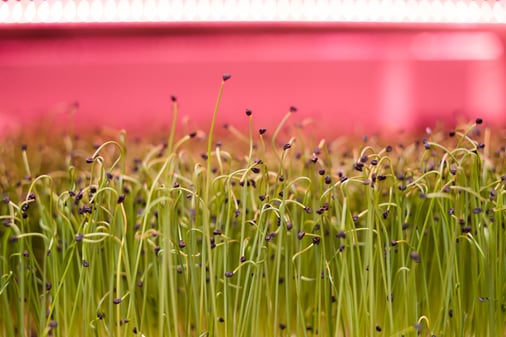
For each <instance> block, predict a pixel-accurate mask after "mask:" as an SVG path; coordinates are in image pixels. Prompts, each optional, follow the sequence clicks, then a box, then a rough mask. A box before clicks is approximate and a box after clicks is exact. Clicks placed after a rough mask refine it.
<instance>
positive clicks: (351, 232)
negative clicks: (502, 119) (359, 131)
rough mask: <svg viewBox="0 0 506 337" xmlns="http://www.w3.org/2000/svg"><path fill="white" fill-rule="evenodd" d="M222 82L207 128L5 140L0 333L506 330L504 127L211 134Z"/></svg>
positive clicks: (0, 168)
mask: <svg viewBox="0 0 506 337" xmlns="http://www.w3.org/2000/svg"><path fill="white" fill-rule="evenodd" d="M227 79H228V76H224V77H223V81H222V83H221V86H220V91H219V95H218V100H217V104H216V108H215V111H214V115H213V119H212V123H211V127H210V129H209V130H206V131H208V132H206V133H203V132H201V131H198V132H189V133H188V134H181V133H178V132H177V130H176V122H177V120H178V113H177V108H178V103H177V100H176V98H175V97H173V102H172V105H173V124H172V127H171V130H170V132H169V135H168V137H166V139H165V141H164V142H161V144H160V142H157V143H155V144H152V143H150V142H148V141H146V140H144V141H138V140H137V141H136V140H129V139H128V138H127V136H126V134H125V133H124V132H121V133H119V134H118V135H117V136H115V139H113V140H107V139H104V140H103V141H101V143H100V144H98V145H95V146H94V145H93V144H92V142H91V141H90V139H91V137H82V136H81V137H77V136H76V135H75V134H73V131H72V130H68V131H67V132H66V133H65V135H64V136H62V137H58V136H55V135H53V136H51V135H50V132H46V134H45V136H46V137H47V139H45V142H44V143H41V142H40V139H39V141H37V140H33V141H30V138H33V134H32V135H30V134H29V133H24V134H23V133H21V134H19V135H18V136H16V137H14V136H13V137H10V138H9V139H6V140H5V141H4V146H3V147H2V149H1V150H0V154H1V155H2V162H1V163H0V174H1V176H0V192H1V193H2V197H3V202H0V203H1V205H0V218H1V221H2V226H1V228H0V243H1V248H0V276H1V278H0V308H1V315H0V335H2V336H78V337H80V336H83V337H84V336H134V335H137V336H146V337H153V336H255V337H256V336H315V335H319V336H336V337H337V336H376V335H377V336H417V335H422V336H432V335H434V336H506V334H505V326H506V229H505V225H506V216H505V214H506V212H505V208H506V192H505V184H506V150H505V133H504V130H500V129H498V128H493V127H490V126H487V125H485V124H484V123H483V121H482V120H480V119H477V120H476V121H475V122H473V123H467V124H462V125H460V126H457V127H456V128H452V129H451V130H444V129H442V128H441V129H437V130H434V131H431V130H427V131H426V132H425V133H424V134H423V135H415V134H412V135H410V134H402V135H401V136H399V137H400V138H399V139H395V140H394V139H392V137H390V138H388V137H387V138H382V137H381V136H372V137H368V138H363V139H353V138H351V137H350V138H346V137H335V138H333V139H327V140H323V139H314V137H309V136H308V135H307V133H305V130H303V129H301V128H300V127H289V121H288V118H289V117H290V115H292V114H293V113H295V111H296V109H295V108H290V111H289V112H288V113H287V114H286V116H285V117H284V118H283V119H282V121H281V122H280V124H279V126H278V127H277V128H276V129H272V130H266V129H260V130H258V129H253V127H252V121H253V114H252V112H251V111H250V110H246V116H245V118H247V119H249V122H250V127H249V129H248V130H247V131H246V132H244V133H242V131H240V130H238V129H236V128H234V127H233V126H231V125H228V126H227V128H226V129H224V130H221V132H222V134H221V135H220V137H221V138H220V139H215V138H217V137H216V134H217V133H216V131H215V130H214V129H215V122H216V115H217V113H218V110H219V101H220V99H221V96H222V92H223V89H224V85H225V81H226V80H227ZM53 133H54V132H53ZM213 136H214V137H213ZM93 137H96V139H102V138H104V137H106V136H104V135H103V134H102V135H100V134H95V135H94V136H93ZM21 144H25V145H21Z"/></svg>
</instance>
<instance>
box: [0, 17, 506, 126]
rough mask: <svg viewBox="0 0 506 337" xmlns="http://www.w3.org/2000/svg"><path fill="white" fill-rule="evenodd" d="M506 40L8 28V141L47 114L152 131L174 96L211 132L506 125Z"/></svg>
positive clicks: (2, 85) (494, 36) (3, 54)
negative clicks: (214, 124) (292, 110)
mask: <svg viewBox="0 0 506 337" xmlns="http://www.w3.org/2000/svg"><path fill="white" fill-rule="evenodd" d="M505 36H506V34H505V33H504V32H503V31H502V28H497V27H492V28H490V27H489V28H483V27H481V28H480V27H464V28H462V27H460V28H459V29H457V28H455V27H437V28H434V27H431V28H430V29H429V28H427V27H423V26H418V27H413V26H411V27H410V26H401V27H385V26H381V27H375V26H374V25H366V26H360V25H351V26H332V25H296V24H292V25H272V24H270V25H265V24H264V25H259V24H256V25H255V24H243V25H232V24H228V25H217V24H201V25H188V24H187V25H146V24H145V25H140V26H131V25H130V26H129V25H101V26H97V25H87V26H83V25H80V26H79V25H65V26H30V25H24V26H16V27H5V26H4V27H2V28H0V132H4V131H6V130H12V129H16V128H18V127H20V126H24V125H27V124H28V123H29V122H30V121H34V120H37V118H38V117H41V118H44V119H45V120H46V121H51V122H52V121H55V122H56V123H66V122H67V121H68V116H67V114H66V111H68V110H69V106H70V104H71V103H72V102H74V101H79V103H80V109H79V111H78V115H77V124H78V125H77V126H78V127H79V128H89V127H95V126H106V127H113V128H126V129H127V130H129V131H131V132H137V131H141V132H149V131H150V130H153V129H154V128H160V127H162V126H167V125H168V124H169V123H170V116H171V115H170V96H171V95H176V96H177V97H178V100H179V102H180V111H181V112H180V114H181V116H182V117H185V118H189V125H190V127H192V128H193V127H201V128H207V125H208V123H209V120H210V118H211V114H212V110H213V107H214V103H215V100H216V95H217V92H218V88H219V85H220V82H221V75H222V74H223V73H225V72H229V73H231V74H232V78H231V80H230V81H228V82H227V83H226V87H225V92H224V96H223V100H222V106H221V109H220V115H219V123H220V124H223V123H232V124H235V125H237V126H238V127H241V128H242V127H244V126H245V125H246V121H247V119H246V117H245V116H244V109H245V108H251V109H252V110H253V113H254V121H255V127H267V128H269V127H271V128H273V127H274V126H275V125H277V123H278V122H279V120H280V119H281V118H282V116H283V115H284V114H285V113H286V112H287V110H288V108H289V107H290V106H291V105H294V106H296V107H297V108H298V109H299V111H298V112H297V115H296V116H294V120H298V121H302V120H304V119H306V118H309V119H312V120H313V121H314V122H315V125H316V127H315V128H314V130H316V131H315V132H317V133H318V134H321V135H337V134H339V133H342V132H371V131H375V130H378V129H385V128H388V129H394V130H397V129H412V128H422V127H423V128H425V127H426V126H432V125H434V123H435V121H436V120H442V121H446V122H447V123H449V124H453V123H454V122H455V119H456V118H458V117H465V118H472V119H474V118H475V117H478V116H479V117H482V118H484V119H485V120H486V121H487V122H488V123H493V124H497V125H502V126H504V125H506V113H505V108H506V101H505V98H504V93H505V80H506V78H505V77H506V76H505V75H506V73H505V66H506V64H505V57H504V41H505V40H506V39H505Z"/></svg>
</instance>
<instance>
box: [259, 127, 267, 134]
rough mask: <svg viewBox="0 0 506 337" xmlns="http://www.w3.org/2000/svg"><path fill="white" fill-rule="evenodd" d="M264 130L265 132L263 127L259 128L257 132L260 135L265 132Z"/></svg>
mask: <svg viewBox="0 0 506 337" xmlns="http://www.w3.org/2000/svg"><path fill="white" fill-rule="evenodd" d="M266 132H267V129H264V128H261V129H259V130H258V133H259V134H261V135H263V134H265V133H266Z"/></svg>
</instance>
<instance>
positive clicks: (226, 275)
mask: <svg viewBox="0 0 506 337" xmlns="http://www.w3.org/2000/svg"><path fill="white" fill-rule="evenodd" d="M232 276H234V272H233V271H227V272H225V277H228V278H230V277H232Z"/></svg>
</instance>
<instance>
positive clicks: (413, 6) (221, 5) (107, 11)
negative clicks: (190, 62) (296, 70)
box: [0, 0, 506, 24]
mask: <svg viewBox="0 0 506 337" xmlns="http://www.w3.org/2000/svg"><path fill="white" fill-rule="evenodd" d="M89 21H93V22H118V21H121V22H194V21H198V22H214V21H224V22H236V21H250V22H272V21H281V22H284V21H309V22H387V23H409V22H413V23H485V24H487V23H502V24H505V23H506V0H500V1H490V0H19V1H15V0H9V1H0V24H2V23H23V22H31V23H37V22H40V23H43V22H89Z"/></svg>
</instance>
